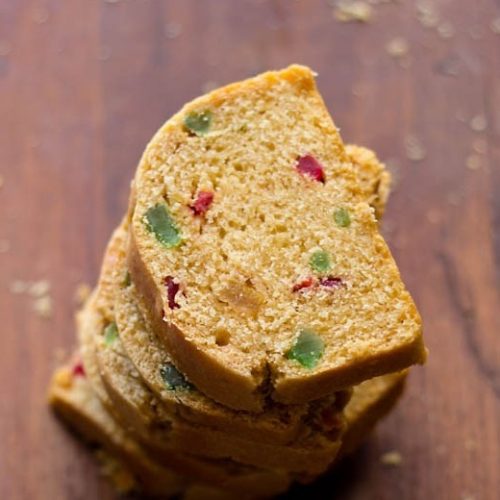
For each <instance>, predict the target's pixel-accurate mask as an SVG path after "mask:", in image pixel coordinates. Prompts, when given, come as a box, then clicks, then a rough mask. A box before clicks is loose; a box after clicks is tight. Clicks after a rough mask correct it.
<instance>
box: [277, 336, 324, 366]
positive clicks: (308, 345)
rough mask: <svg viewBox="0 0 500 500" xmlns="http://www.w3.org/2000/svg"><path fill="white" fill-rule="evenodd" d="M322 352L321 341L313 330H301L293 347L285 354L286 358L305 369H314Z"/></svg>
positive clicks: (322, 343)
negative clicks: (296, 362)
mask: <svg viewBox="0 0 500 500" xmlns="http://www.w3.org/2000/svg"><path fill="white" fill-rule="evenodd" d="M324 351H325V343H324V342H323V339H322V338H321V337H320V336H319V335H318V334H317V333H316V332H315V331H314V330H311V329H310V328H303V329H301V330H300V333H299V336H298V337H297V340H296V341H295V344H294V345H293V347H292V348H291V349H290V350H289V351H288V352H287V353H286V357H287V358H288V359H294V360H295V361H298V362H299V363H300V364H301V365H302V366H304V367H306V368H314V367H315V366H316V365H317V364H318V361H319V360H320V359H321V357H322V356H323V352H324Z"/></svg>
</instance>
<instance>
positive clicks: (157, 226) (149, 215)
mask: <svg viewBox="0 0 500 500" xmlns="http://www.w3.org/2000/svg"><path fill="white" fill-rule="evenodd" d="M146 226H147V228H148V230H149V231H150V232H152V233H153V234H154V235H155V236H156V239H157V240H158V241H159V242H160V243H162V244H163V245H165V246H166V247H167V248H173V247H176V246H178V245H180V243H181V235H180V231H179V229H178V228H177V225H176V223H175V221H174V219H173V218H172V216H171V215H170V212H169V211H168V208H167V205H165V204H164V203H158V205H155V206H154V207H151V208H150V209H149V210H148V211H147V212H146Z"/></svg>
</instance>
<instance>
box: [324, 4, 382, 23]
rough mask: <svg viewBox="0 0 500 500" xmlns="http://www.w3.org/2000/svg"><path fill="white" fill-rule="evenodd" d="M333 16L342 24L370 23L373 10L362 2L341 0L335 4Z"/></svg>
mask: <svg viewBox="0 0 500 500" xmlns="http://www.w3.org/2000/svg"><path fill="white" fill-rule="evenodd" d="M333 15H334V16H335V19H337V21H340V22H342V23H350V22H358V23H368V22H370V20H371V18H372V16H373V8H372V6H371V5H370V4H368V3H367V2H363V1H360V0H339V1H338V2H336V4H335V9H334V11H333Z"/></svg>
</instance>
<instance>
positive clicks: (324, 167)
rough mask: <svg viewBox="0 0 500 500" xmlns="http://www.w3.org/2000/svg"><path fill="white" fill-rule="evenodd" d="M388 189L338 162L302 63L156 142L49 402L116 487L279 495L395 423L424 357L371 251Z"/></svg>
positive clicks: (391, 274)
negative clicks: (391, 417) (100, 456)
mask: <svg viewBox="0 0 500 500" xmlns="http://www.w3.org/2000/svg"><path fill="white" fill-rule="evenodd" d="M389 179H390V178H389V174H388V173H387V172H386V171H385V169H384V167H383V165H382V164H381V163H379V161H378V160H377V159H376V157H375V155H374V154H373V153H372V152H371V151H369V150H367V149H364V148H361V147H357V146H344V144H343V143H342V141H341V139H340V136H339V133H338V130H337V128H336V127H335V125H334V124H333V122H332V119H331V118H330V116H329V114H328V112H327V110H326V108H325V106H324V103H323V101H322V99H321V97H320V95H319V94H318V91H317V89H316V85H315V82H314V75H313V73H312V72H311V71H310V70H309V69H308V68H305V67H302V66H291V67H289V68H287V69H285V70H283V71H278V72H268V73H264V74H262V75H259V76H257V77H255V78H252V79H249V80H246V81H243V82H241V83H236V84H233V85H229V86H227V87H224V88H221V89H218V90H215V91H213V92H211V93H209V94H207V95H205V96H202V97H200V98H198V99H196V100H194V101H192V102H191V103H189V104H187V105H186V106H185V107H184V108H183V109H182V110H181V111H180V112H179V113H178V114H176V115H175V116H173V117H172V118H171V119H170V120H169V121H167V123H166V124H165V125H164V126H163V127H162V128H161V129H160V130H159V131H158V132H157V133H156V135H155V136H154V137H153V139H152V140H151V142H150V143H149V145H148V146H147V148H146V150H145V152H144V154H143V156H142V159H141V161H140V164H139V166H138V169H137V172H136V174H135V178H134V180H133V183H132V189H131V195H130V203H129V209H128V213H127V214H126V215H125V217H124V219H123V220H122V222H121V224H120V226H119V227H118V228H117V229H116V230H115V232H114V233H113V235H112V237H111V240H110V242H109V244H108V247H107V250H106V253H105V256H104V259H103V265H102V269H101V274H100V278H99V282H98V285H97V287H96V288H95V290H94V291H93V293H92V295H91V296H90V298H89V299H88V301H87V303H86V304H85V305H84V307H83V309H82V310H81V311H80V312H79V314H78V316H77V331H78V344H79V345H78V350H77V352H76V353H75V354H74V355H73V357H72V359H71V360H69V361H68V362H67V364H66V365H65V366H64V367H61V368H59V369H58V370H57V371H56V373H55V375H54V377H53V380H52V383H51V386H50V402H51V404H52V406H53V407H54V409H55V410H56V411H57V412H58V413H59V414H60V415H61V416H62V417H63V418H64V419H65V420H66V421H67V422H68V423H69V424H70V425H72V426H73V427H74V428H76V429H78V430H79V431H80V433H81V434H82V435H83V436H84V437H86V438H87V439H88V440H89V441H91V442H93V443H95V444H96V445H98V446H99V447H101V448H102V449H103V450H105V452H106V455H105V456H106V457H108V458H107V459H106V469H107V471H108V472H109V474H110V476H112V477H113V478H114V480H115V483H117V486H118V487H119V488H120V489H129V488H132V489H136V490H139V491H142V492H144V493H147V494H150V495H158V496H163V497H168V496H171V495H177V494H185V495H186V497H188V498H195V497H199V498H207V497H208V496H211V497H214V496H220V497H221V498H226V497H228V498H229V497H231V496H236V495H237V496H239V497H245V498H246V497H248V498H256V497H271V496H274V495H277V494H280V493H282V492H285V491H286V490H287V489H288V488H289V487H290V485H291V484H292V483H294V482H297V483H309V482H312V481H314V480H315V479H316V478H317V477H318V476H320V475H321V474H323V473H325V472H326V471H328V470H330V469H331V467H332V466H333V465H334V464H335V463H336V462H337V461H338V460H339V458H340V457H341V456H342V455H344V454H345V453H349V452H351V451H352V450H354V449H355V448H356V446H357V445H358V444H359V443H360V442H361V441H362V440H363V438H364V437H365V436H366V435H367V433H368V432H369V431H370V429H371V428H372V427H373V426H374V425H375V423H376V422H377V421H378V420H379V419H380V418H381V417H382V416H383V415H384V414H385V413H386V412H387V411H388V410H389V409H390V408H391V407H392V406H393V404H394V403H395V401H396V400H397V398H398V396H399V394H400V392H401V390H402V387H403V382H404V379H405V376H406V372H407V368H408V367H409V366H411V365H413V364H416V363H422V362H423V361H424V360H425V357H426V350H425V347H424V344H423V340H422V333H421V321H420V318H419V315H418V312H417V310H416V308H415V305H414V303H413V301H412V299H411V297H410V295H409V293H408V292H407V290H406V289H405V287H404V285H403V283H402V281H401V279H400V275H399V272H398V269H397V267H396V264H395V263H394V260H393V258H392V256H391V254H390V252H389V250H388V248H387V245H386V243H385V242H384V240H383V238H382V237H381V236H380V234H379V219H380V217H381V215H382V213H383V211H384V207H385V203H386V200H387V197H388V194H389Z"/></svg>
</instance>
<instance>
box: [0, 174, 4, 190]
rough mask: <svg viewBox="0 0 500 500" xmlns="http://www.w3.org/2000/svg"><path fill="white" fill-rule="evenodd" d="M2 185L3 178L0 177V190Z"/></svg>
mask: <svg viewBox="0 0 500 500" xmlns="http://www.w3.org/2000/svg"><path fill="white" fill-rule="evenodd" d="M3 183H4V180H3V176H1V175H0V188H2V187H3Z"/></svg>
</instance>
